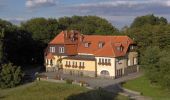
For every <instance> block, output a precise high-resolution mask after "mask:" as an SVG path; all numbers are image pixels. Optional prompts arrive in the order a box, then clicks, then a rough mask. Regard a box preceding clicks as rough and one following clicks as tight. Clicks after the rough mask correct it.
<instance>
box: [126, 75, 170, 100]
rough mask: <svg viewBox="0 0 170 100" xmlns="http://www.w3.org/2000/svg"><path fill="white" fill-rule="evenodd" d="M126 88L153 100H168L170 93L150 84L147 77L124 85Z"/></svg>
mask: <svg viewBox="0 0 170 100" xmlns="http://www.w3.org/2000/svg"><path fill="white" fill-rule="evenodd" d="M123 87H124V88H127V89H130V90H134V91H138V92H141V93H142V95H144V96H148V97H151V98H152V99H153V100H168V99H169V98H170V93H169V92H168V91H167V90H166V89H162V88H161V87H160V86H159V85H155V84H150V80H149V79H148V78H147V76H141V77H139V78H136V79H134V80H130V81H128V82H125V83H124V84H123Z"/></svg>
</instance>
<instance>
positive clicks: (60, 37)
mask: <svg viewBox="0 0 170 100" xmlns="http://www.w3.org/2000/svg"><path fill="white" fill-rule="evenodd" d="M49 44H64V31H62V32H60V33H59V34H58V35H57V36H56V37H55V38H54V39H53V40H52V41H51V42H50V43H49Z"/></svg>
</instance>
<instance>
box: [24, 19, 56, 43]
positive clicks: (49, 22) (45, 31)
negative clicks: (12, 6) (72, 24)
mask: <svg viewBox="0 0 170 100" xmlns="http://www.w3.org/2000/svg"><path fill="white" fill-rule="evenodd" d="M58 27H59V25H58V21H57V20H56V19H52V18H50V19H45V18H33V19H30V20H28V21H26V22H24V23H22V24H21V28H23V30H25V31H27V32H29V33H31V34H32V38H33V39H34V40H35V41H42V42H43V43H45V44H46V43H48V42H49V41H50V40H51V39H52V38H53V37H54V36H55V35H56V34H58V33H59V31H58Z"/></svg>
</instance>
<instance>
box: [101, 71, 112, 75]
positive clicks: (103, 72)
mask: <svg viewBox="0 0 170 100" xmlns="http://www.w3.org/2000/svg"><path fill="white" fill-rule="evenodd" d="M100 74H101V75H110V74H109V72H108V71H107V70H102V71H101V72H100Z"/></svg>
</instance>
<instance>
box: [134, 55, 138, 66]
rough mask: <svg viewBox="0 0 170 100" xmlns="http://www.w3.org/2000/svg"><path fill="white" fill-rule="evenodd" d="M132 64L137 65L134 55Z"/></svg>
mask: <svg viewBox="0 0 170 100" xmlns="http://www.w3.org/2000/svg"><path fill="white" fill-rule="evenodd" d="M133 64H134V65H137V64H138V62H137V58H136V57H134V58H133Z"/></svg>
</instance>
